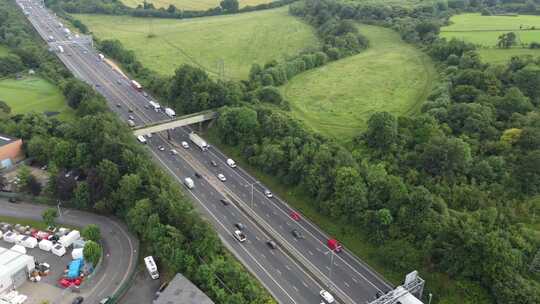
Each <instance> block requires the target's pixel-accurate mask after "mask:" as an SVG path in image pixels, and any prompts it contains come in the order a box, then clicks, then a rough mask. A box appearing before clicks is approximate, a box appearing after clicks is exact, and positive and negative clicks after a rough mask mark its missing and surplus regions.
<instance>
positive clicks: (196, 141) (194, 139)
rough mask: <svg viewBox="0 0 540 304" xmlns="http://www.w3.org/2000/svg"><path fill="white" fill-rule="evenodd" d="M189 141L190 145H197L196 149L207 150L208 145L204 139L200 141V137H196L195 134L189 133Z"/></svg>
mask: <svg viewBox="0 0 540 304" xmlns="http://www.w3.org/2000/svg"><path fill="white" fill-rule="evenodd" d="M189 139H190V140H191V142H192V143H194V144H195V145H197V147H199V148H201V150H202V151H206V150H208V143H207V142H206V141H205V140H204V139H202V137H200V136H199V135H197V133H195V132H191V133H189Z"/></svg>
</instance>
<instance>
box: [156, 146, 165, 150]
mask: <svg viewBox="0 0 540 304" xmlns="http://www.w3.org/2000/svg"><path fill="white" fill-rule="evenodd" d="M157 148H158V150H159V151H165V147H163V146H158V147H157Z"/></svg>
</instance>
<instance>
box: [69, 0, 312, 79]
mask: <svg viewBox="0 0 540 304" xmlns="http://www.w3.org/2000/svg"><path fill="white" fill-rule="evenodd" d="M76 17H77V18H78V19H80V20H81V21H82V22H84V23H85V24H86V25H87V26H88V27H89V28H90V29H91V31H92V32H93V33H94V34H95V35H96V36H97V37H99V38H100V39H118V40H120V41H121V42H122V43H123V44H124V46H125V47H126V48H127V49H130V50H133V51H134V52H135V54H137V58H138V59H139V60H140V61H141V62H142V63H143V65H144V66H146V67H148V68H150V69H152V70H155V71H157V72H159V73H161V74H164V75H171V74H173V73H174V71H175V69H176V68H177V67H178V66H180V65H181V64H183V63H188V64H192V65H195V66H199V67H201V68H203V69H204V70H206V71H207V72H209V73H210V74H214V75H216V74H218V73H219V71H220V70H221V66H223V70H224V74H225V77H226V78H230V79H237V80H238V79H246V78H247V76H248V73H249V69H250V68H251V65H252V64H253V63H260V64H264V63H266V62H267V61H269V60H272V59H280V58H282V57H283V56H286V55H293V54H297V53H298V52H299V51H301V50H302V49H304V48H310V47H314V46H317V45H318V40H317V37H316V36H315V33H314V32H313V29H312V28H311V27H310V26H309V25H308V24H305V23H303V22H302V21H301V20H300V19H297V18H295V17H292V16H290V15H289V14H288V7H282V8H278V9H272V10H264V11H258V12H252V13H244V14H235V15H224V16H214V17H204V18H193V19H184V20H175V19H151V18H134V17H129V16H104V15H76ZM149 34H151V35H149Z"/></svg>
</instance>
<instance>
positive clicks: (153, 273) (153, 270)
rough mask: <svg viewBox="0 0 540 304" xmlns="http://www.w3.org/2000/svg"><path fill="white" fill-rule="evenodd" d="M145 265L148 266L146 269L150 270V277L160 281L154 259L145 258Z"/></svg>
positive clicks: (150, 257)
mask: <svg viewBox="0 0 540 304" xmlns="http://www.w3.org/2000/svg"><path fill="white" fill-rule="evenodd" d="M144 265H146V269H147V270H148V273H149V274H150V277H152V279H154V280H156V279H159V272H158V269H157V265H156V262H154V258H153V257H152V256H147V257H145V258H144Z"/></svg>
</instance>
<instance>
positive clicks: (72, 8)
mask: <svg viewBox="0 0 540 304" xmlns="http://www.w3.org/2000/svg"><path fill="white" fill-rule="evenodd" d="M294 1H296V0H277V1H269V2H268V3H261V4H258V5H248V6H244V7H241V8H240V7H239V3H238V1H237V0H223V1H221V2H220V3H219V6H216V7H214V8H210V9H207V10H205V11H193V10H183V9H180V8H177V7H176V6H174V4H170V5H169V6H168V7H167V8H165V7H160V8H156V7H155V6H154V5H153V4H152V3H149V2H141V4H139V5H138V6H137V7H136V8H132V7H128V6H126V5H124V4H123V3H122V2H121V1H119V0H45V3H46V5H47V7H50V8H52V9H54V10H55V11H57V12H67V13H70V14H107V15H130V16H133V17H152V18H174V19H186V18H198V17H208V16H218V15H226V14H236V13H247V12H253V11H259V10H266V9H272V8H277V7H281V6H285V5H288V4H290V3H292V2H294Z"/></svg>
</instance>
